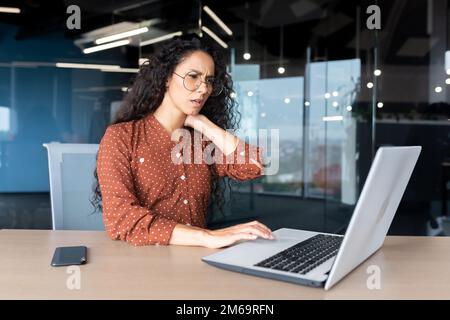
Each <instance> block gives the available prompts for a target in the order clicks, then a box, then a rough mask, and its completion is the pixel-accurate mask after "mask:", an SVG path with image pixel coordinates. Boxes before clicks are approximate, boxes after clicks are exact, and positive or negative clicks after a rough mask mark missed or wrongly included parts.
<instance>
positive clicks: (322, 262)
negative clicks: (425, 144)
mask: <svg viewBox="0 0 450 320" xmlns="http://www.w3.org/2000/svg"><path fill="white" fill-rule="evenodd" d="M421 149H422V148H421V147H420V146H413V147H381V148H379V149H378V151H377V153H376V155H375V159H374V161H373V163H372V166H371V168H370V171H369V175H368V176H367V179H366V182H365V184H364V187H363V189H362V191H361V195H360V197H359V199H358V203H357V204H356V207H355V210H354V211H353V215H352V218H351V220H350V224H349V225H348V228H347V231H346V233H345V235H344V236H341V235H335V234H327V233H318V232H311V231H305V230H295V229H287V228H282V229H278V230H276V231H274V232H273V234H274V237H275V240H266V239H262V238H258V239H256V240H253V241H247V242H241V243H239V244H236V245H234V246H232V247H229V248H226V249H223V250H221V251H219V252H217V253H214V254H212V255H209V256H206V257H203V258H202V260H203V261H204V262H206V263H208V264H211V265H213V266H216V267H219V268H223V269H227V270H231V271H237V272H242V273H245V274H250V275H255V276H261V277H266V278H272V279H277V280H283V281H289V282H294V283H298V284H302V285H308V286H314V287H324V288H325V290H328V289H330V288H331V287H332V286H333V285H335V284H336V283H337V282H338V281H340V280H341V279H342V278H343V277H345V276H346V275H347V274H348V273H349V272H351V271H352V270H353V269H354V268H356V267H357V266H358V265H359V264H361V263H362V262H363V261H365V260H366V259H367V258H368V257H370V256H371V255H372V254H373V253H374V252H375V251H377V250H378V249H379V248H380V247H381V246H382V245H383V242H384V238H385V237H386V234H387V232H388V229H389V227H390V225H391V223H392V219H393V218H394V214H395V212H396V211H397V208H398V205H399V203H400V200H401V198H402V196H403V193H404V191H405V189H406V186H407V184H408V181H409V178H410V177H411V174H412V172H413V169H414V166H415V164H416V161H417V159H418V157H419V154H420V151H421Z"/></svg>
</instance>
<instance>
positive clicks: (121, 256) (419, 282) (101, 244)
mask: <svg viewBox="0 0 450 320" xmlns="http://www.w3.org/2000/svg"><path fill="white" fill-rule="evenodd" d="M75 245H86V246H87V247H88V248H89V249H88V264H86V265H83V266H80V275H81V277H80V279H81V288H80V290H76V289H74V290H69V289H68V288H67V285H66V282H67V280H68V278H69V277H70V276H71V275H70V274H68V273H66V271H67V268H66V267H59V268H54V267H51V266H50V260H51V258H52V256H53V251H54V249H55V247H58V246H75ZM215 251H216V250H214V249H206V248H200V247H183V246H167V247H164V246H148V247H133V246H130V245H128V244H126V243H124V242H121V241H112V240H110V239H109V238H107V236H106V234H105V233H104V232H92V231H47V230H45V231H44V230H0V252H1V257H0V260H1V263H0V299H450V237H447V238H443V237H387V238H386V241H385V244H384V246H383V248H382V249H381V250H379V251H378V252H377V253H375V254H374V255H373V256H372V257H371V258H369V259H368V260H367V261H365V262H364V263H363V264H362V265H360V266H359V267H358V268H357V269H355V270H354V271H353V272H352V273H350V274H349V275H348V276H347V277H345V278H344V279H343V280H341V282H339V283H338V284H337V285H336V286H334V287H333V288H332V289H331V290H330V291H324V290H323V289H317V288H310V287H304V286H300V285H295V284H291V283H287V282H281V281H276V280H271V279H264V278H259V277H254V276H249V275H244V274H240V273H235V272H231V271H226V270H221V269H218V268H215V267H212V266H210V265H207V264H205V263H204V262H202V261H201V260H200V259H201V257H203V256H205V255H208V254H211V253H213V252H215ZM370 265H377V266H379V267H380V270H381V289H379V290H377V289H372V290H370V289H368V288H367V285H366V283H367V279H368V277H369V276H370V275H369V274H368V273H367V272H366V271H367V268H368V266H370Z"/></svg>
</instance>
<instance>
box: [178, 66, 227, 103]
mask: <svg viewBox="0 0 450 320" xmlns="http://www.w3.org/2000/svg"><path fill="white" fill-rule="evenodd" d="M174 73H175V74H176V75H177V76H179V77H180V78H181V79H183V86H184V87H185V88H186V89H187V90H189V91H195V90H197V89H198V88H200V86H201V85H202V83H205V84H206V88H207V90H208V92H209V94H210V95H211V96H212V97H217V96H218V95H219V94H221V93H222V90H223V84H222V83H220V82H219V81H218V80H216V79H215V78H208V79H207V80H206V81H202V78H201V77H200V75H199V74H197V73H187V74H186V75H185V76H184V77H183V76H181V75H179V74H178V73H176V72H174Z"/></svg>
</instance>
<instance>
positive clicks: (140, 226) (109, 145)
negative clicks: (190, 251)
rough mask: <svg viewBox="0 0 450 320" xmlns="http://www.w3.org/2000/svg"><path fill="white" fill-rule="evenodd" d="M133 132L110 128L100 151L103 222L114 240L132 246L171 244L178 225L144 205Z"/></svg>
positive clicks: (99, 166) (99, 175) (121, 128)
mask: <svg viewBox="0 0 450 320" xmlns="http://www.w3.org/2000/svg"><path fill="white" fill-rule="evenodd" d="M127 140H130V141H131V132H127V128H125V127H124V126H117V125H114V126H110V127H108V129H107V130H106V133H105V135H104V136H103V138H102V140H101V142H100V145H99V151H98V158H97V174H98V180H99V185H100V191H101V194H102V206H103V221H104V224H105V229H106V231H107V233H108V235H109V237H110V238H111V239H114V240H124V241H126V242H128V243H130V244H132V245H135V246H141V245H150V244H163V245H167V244H168V243H169V240H170V237H171V236H172V232H173V229H174V228H175V226H176V225H177V222H176V221H173V220H170V219H167V218H164V217H162V216H160V215H158V214H156V213H154V212H152V210H150V209H149V208H147V207H143V206H141V205H140V203H139V201H138V199H137V197H136V195H135V194H136V193H135V187H134V183H133V176H132V173H131V165H130V163H131V160H132V159H131V152H130V148H128V147H127V145H131V142H130V143H128V141H127Z"/></svg>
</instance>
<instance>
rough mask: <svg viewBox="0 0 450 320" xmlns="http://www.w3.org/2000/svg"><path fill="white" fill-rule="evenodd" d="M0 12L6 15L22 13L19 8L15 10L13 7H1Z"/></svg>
mask: <svg viewBox="0 0 450 320" xmlns="http://www.w3.org/2000/svg"><path fill="white" fill-rule="evenodd" d="M0 12H4V13H20V9H19V8H13V7H0Z"/></svg>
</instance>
